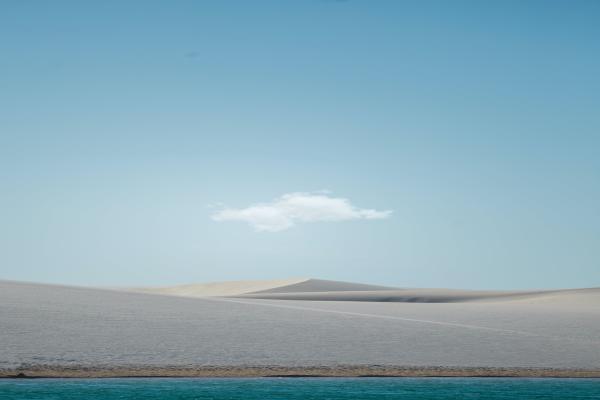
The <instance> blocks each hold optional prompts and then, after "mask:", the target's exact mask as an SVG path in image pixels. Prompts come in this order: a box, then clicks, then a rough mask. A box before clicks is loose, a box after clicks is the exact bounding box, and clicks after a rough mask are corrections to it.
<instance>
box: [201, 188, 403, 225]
mask: <svg viewBox="0 0 600 400" xmlns="http://www.w3.org/2000/svg"><path fill="white" fill-rule="evenodd" d="M391 214H392V211H391V210H385V211H378V210H373V209H364V208H358V207H355V206H354V205H352V203H350V200H348V199H344V198H341V197H330V196H328V195H327V194H326V193H322V192H318V193H303V192H298V193H288V194H284V195H283V196H281V197H279V198H277V199H275V200H273V201H271V202H269V203H260V204H255V205H251V206H249V207H246V208H223V209H222V210H220V211H217V212H216V213H214V214H213V215H212V219H213V220H214V221H219V222H221V221H242V222H247V223H248V224H250V226H252V227H253V228H254V229H255V230H256V231H259V232H261V231H266V232H279V231H283V230H286V229H289V228H291V227H293V226H294V225H296V224H297V223H299V222H317V221H348V220H353V219H384V218H388V217H389V216H390V215H391Z"/></svg>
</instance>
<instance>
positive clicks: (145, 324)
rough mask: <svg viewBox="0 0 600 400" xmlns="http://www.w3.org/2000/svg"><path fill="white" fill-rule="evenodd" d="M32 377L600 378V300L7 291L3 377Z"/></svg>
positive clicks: (0, 289) (228, 289)
mask: <svg viewBox="0 0 600 400" xmlns="http://www.w3.org/2000/svg"><path fill="white" fill-rule="evenodd" d="M140 291H143V293H140ZM221 296H223V297H221ZM224 296H227V297H224ZM18 373H25V374H26V375H35V376H140V375H144V376H265V375H335V376H358V375H399V376H420V375H427V376H465V375H467V376H473V375H475V376H491V375H501V376H600V289H593V288H592V289H575V290H558V291H518V292H497V291H496V292H485V291H459V290H448V289H401V288H400V289H395V288H390V287H383V286H373V285H362V284H350V283H343V282H332V281H322V280H312V279H292V280H284V281H268V282H265V281H254V282H236V283H213V284H201V285H183V286H179V287H173V288H137V289H127V290H103V289H91V288H81V287H68V286H55V285H41V284H31V283H19V282H7V281H4V282H0V376H11V375H17V374H18Z"/></svg>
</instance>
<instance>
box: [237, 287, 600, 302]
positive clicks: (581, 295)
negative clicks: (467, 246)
mask: <svg viewBox="0 0 600 400" xmlns="http://www.w3.org/2000/svg"><path fill="white" fill-rule="evenodd" d="M284 289H286V288H285V287H284V288H281V290H284ZM590 296H591V297H594V296H600V289H569V290H548V291H477V290H453V289H397V290H364V291H324V292H283V291H282V292H258V293H247V294H241V295H237V296H235V297H245V298H255V299H272V300H309V301H373V302H404V303H461V302H476V301H477V302H494V301H528V302H538V303H549V302H558V303H565V302H574V301H577V299H579V301H578V303H585V302H586V301H587V300H588V299H589V297H590ZM598 300H600V299H598Z"/></svg>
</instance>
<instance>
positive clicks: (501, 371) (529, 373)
mask: <svg viewBox="0 0 600 400" xmlns="http://www.w3.org/2000/svg"><path fill="white" fill-rule="evenodd" d="M379 377H381V378H384V377H406V378H416V377H423V378H426V377H427V378H434V377H435V378H451V377H456V378H475V377H481V378H484V377H487V378H600V369H561V368H533V367H531V368H529V367H514V368H495V367H439V366H438V367H409V366H381V365H339V366H298V367H285V366H197V367H191V366H190V367H178V366H164V367H154V366H139V367H137V366H115V367H107V366H102V367H93V366H41V365H40V366H24V367H19V368H12V369H2V370H0V379H15V378H16V379H40V378H379Z"/></svg>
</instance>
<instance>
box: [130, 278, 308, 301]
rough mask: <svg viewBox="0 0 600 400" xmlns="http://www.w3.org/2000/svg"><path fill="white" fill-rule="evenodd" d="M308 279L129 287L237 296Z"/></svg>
mask: <svg viewBox="0 0 600 400" xmlns="http://www.w3.org/2000/svg"><path fill="white" fill-rule="evenodd" d="M307 280H308V279H303V278H295V279H281V280H262V281H260V280H256V281H254V280H248V281H229V282H211V283H196V284H190V285H179V286H169V287H147V288H133V289H129V290H130V291H134V292H141V293H155V294H168V295H174V296H185V297H204V296H236V295H241V294H245V293H253V292H259V291H265V290H275V289H276V288H279V287H289V286H291V285H296V284H300V283H302V282H305V281H307Z"/></svg>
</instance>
